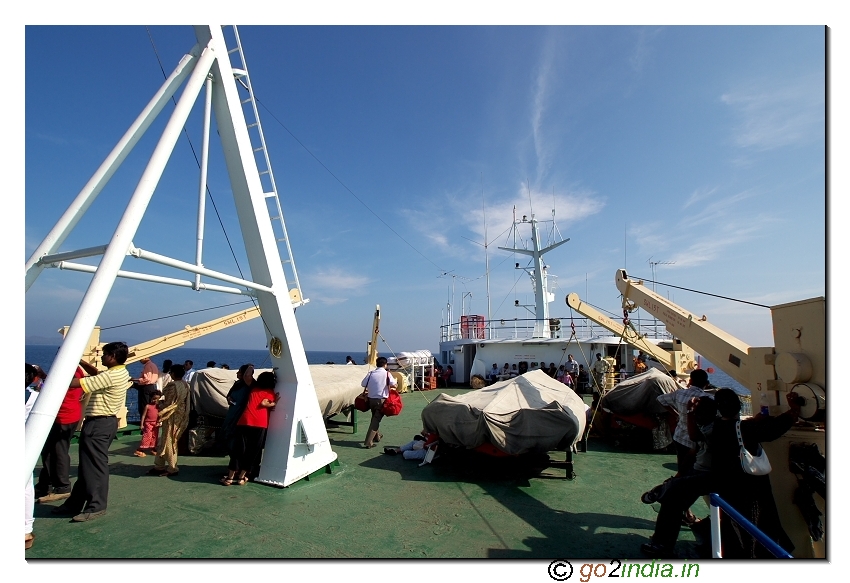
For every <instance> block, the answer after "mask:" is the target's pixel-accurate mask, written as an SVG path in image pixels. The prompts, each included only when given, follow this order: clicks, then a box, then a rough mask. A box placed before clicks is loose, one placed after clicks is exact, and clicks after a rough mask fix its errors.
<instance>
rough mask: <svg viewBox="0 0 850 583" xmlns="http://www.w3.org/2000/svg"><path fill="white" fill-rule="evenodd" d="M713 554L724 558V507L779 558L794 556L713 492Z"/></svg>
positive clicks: (733, 518)
mask: <svg viewBox="0 0 850 583" xmlns="http://www.w3.org/2000/svg"><path fill="white" fill-rule="evenodd" d="M710 500H711V556H712V557H713V558H715V559H722V558H723V553H722V551H721V549H720V509H721V508H722V509H723V511H724V512H726V514H728V515H729V518H731V519H732V520H734V521H735V522H737V523H738V525H740V526H741V527H743V528H744V530H746V531H747V532H748V533H749V534H750V536H752V537H753V538H754V539H756V540H757V541H758V542H760V543H761V544H762V545H764V548H766V549H767V550H768V551H770V553H771V554H772V555H773V556H774V557H776V558H777V559H793V558H794V557H793V556H792V555H791V554H789V553H788V551H786V550H785V549H783V548H782V547H780V546H779V545H778V544H776V543H775V542H774V541H773V540H771V538H770V537H768V536H767V535H766V534H764V533H763V532H762V531H760V530H759V528H758V527H757V526H756V525H755V524H753V523H752V522H750V521H749V520H747V519H746V518H744V516H743V515H742V514H741V513H740V512H738V511H737V510H735V509H734V508H732V507H731V506H730V505H729V503H728V502H726V500H724V499H723V498H721V497H720V496H718V495H717V494H711V496H710Z"/></svg>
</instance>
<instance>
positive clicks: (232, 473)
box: [220, 371, 280, 486]
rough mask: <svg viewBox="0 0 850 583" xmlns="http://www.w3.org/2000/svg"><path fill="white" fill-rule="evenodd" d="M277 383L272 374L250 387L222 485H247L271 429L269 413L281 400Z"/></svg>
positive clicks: (268, 373) (264, 376) (262, 377)
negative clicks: (276, 390)
mask: <svg viewBox="0 0 850 583" xmlns="http://www.w3.org/2000/svg"><path fill="white" fill-rule="evenodd" d="M276 383H277V379H276V378H275V376H274V373H273V372H268V371H267V372H264V373H262V374H260V376H259V377H257V380H256V382H255V383H254V384H253V385H251V393H250V394H249V395H248V404H247V405H246V406H245V411H244V412H243V413H242V416H241V417H240V418H239V421H237V422H236V436H235V443H234V448H233V451H232V452H231V454H230V463H229V464H228V466H227V475H226V476H224V477H223V478H222V479H221V480H220V481H221V483H222V484H223V485H225V486H230V485H233V484H236V485H239V486H244V485H245V484H247V483H248V477H247V476H246V474H247V473H248V471H249V470H250V469H251V467H252V466H254V465H255V463H256V462H257V461H259V457H260V452H261V451H262V449H263V443H265V441H266V430H267V429H268V427H269V413H270V412H271V411H272V410H274V407H275V405H277V401H278V399H280V393H275V392H274V387H275V384H276Z"/></svg>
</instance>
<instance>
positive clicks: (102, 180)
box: [25, 45, 199, 290]
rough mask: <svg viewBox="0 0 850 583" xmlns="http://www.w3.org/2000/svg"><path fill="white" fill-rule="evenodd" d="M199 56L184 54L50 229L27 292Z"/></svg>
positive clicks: (31, 264)
mask: <svg viewBox="0 0 850 583" xmlns="http://www.w3.org/2000/svg"><path fill="white" fill-rule="evenodd" d="M198 53H199V48H198V45H195V47H194V48H193V49H192V51H191V52H190V54H188V55H184V56H183V58H182V59H181V60H180V63H179V64H178V65H177V68H175V69H174V71H173V72H172V73H171V75H170V76H169V77H168V79H166V80H165V83H163V84H162V87H160V89H159V91H157V93H156V94H155V95H154V96H153V99H151V100H150V102H149V103H148V104H147V106H146V107H145V108H144V109H143V110H142V113H140V114H139V116H138V117H137V118H136V121H134V122H133V125H131V126H130V128H129V129H128V130H127V131H126V133H125V134H124V136H123V137H122V138H121V140H119V142H118V143H117V144H116V145H115V147H114V148H113V149H112V152H110V153H109V156H107V157H106V160H104V161H103V164H101V165H100V168H98V169H97V171H96V172H95V173H94V174H93V175H92V177H91V178H90V179H89V181H88V182H87V183H86V185H85V186H84V187H83V189H82V190H81V191H80V192H79V194H77V198H75V199H74V202H72V203H71V206H69V207H68V210H66V211H65V214H63V215H62V217H61V218H60V219H59V221H58V222H57V223H56V225H55V226H54V227H53V229H51V230H50V233H48V235H47V237H45V238H44V241H42V242H41V245H39V246H38V248H37V249H36V250H35V252H34V253H33V254H32V256H31V257H30V258H29V260H28V261H27V263H26V288H25V289H26V290H28V289H29V288H30V286H32V284H33V282H35V280H36V279H37V278H38V276H39V274H40V273H41V270H42V269H43V266H41V265H38V264H37V263H38V260H39V258H40V257H42V256H43V255H47V254H49V253H55V252H56V250H57V249H59V247H60V246H61V245H62V243H64V242H65V239H66V238H67V237H68V235H69V234H70V233H71V231H73V230H74V227H75V226H76V225H77V223H78V222H79V220H80V218H82V216H83V215H84V214H85V213H86V210H87V209H88V208H89V207H90V206H91V204H92V203H93V202H94V201H95V199H96V198H97V196H98V195H99V194H100V191H101V190H102V189H103V187H104V186H105V185H106V183H107V182H109V179H110V178H112V175H113V174H114V173H115V171H116V170H117V169H118V167H119V166H121V163H122V162H123V161H124V159H125V158H126V157H127V156H128V155H129V154H130V152H131V151H132V150H133V148H134V147H135V145H136V144H137V143H138V141H139V140H140V139H141V137H142V136H143V135H144V134H145V132H146V131H147V129H148V128H149V127H150V125H151V123H153V120H154V119H156V117H157V116H158V115H159V113H160V112H161V111H162V108H163V107H165V104H166V103H168V100H169V99H171V97H172V96H173V95H174V94H175V93H176V92H177V89H179V88H180V85H181V84H182V83H183V81H184V80H185V79H186V76H187V75H188V74H189V73H191V72H192V69H193V68H194V66H195V63H196V61H197V55H198Z"/></svg>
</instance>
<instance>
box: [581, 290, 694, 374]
mask: <svg viewBox="0 0 850 583" xmlns="http://www.w3.org/2000/svg"><path fill="white" fill-rule="evenodd" d="M567 305H568V306H570V307H571V308H572V309H574V310H575V311H576V312H578V313H579V314H581V315H582V316H584V317H585V318H590V319H591V320H593V321H594V322H596V323H597V324H599V325H601V326H603V327H605V328H607V329H608V330H610V331H611V332H613V333H614V334H616V335H617V336H620V337H621V338H622V339H623V341H625V342H628V343H629V344H631V345H632V346H635V347H637V348H640V349H642V350H643V351H644V352H646V353H648V354H650V355H652V357H653V358H655V359H656V360H658V362H660V363H661V364H662V365H663V366H664V369H665V370H671V369H672V370H675V371H676V373H677V374H687V373H689V372H690V371H692V370H693V369H694V367H695V364H694V354H693V350H690V349H689V348H688V347H687V346H685V345H684V344H681V343H679V342H678V341H674V346H675V348H677V350H674V351H673V352H672V353H671V352H667V351H666V350H664V349H662V348H659V347H658V346H656V345H655V344H653V343H652V342H648V341H646V340H645V337H644V336H641V335H640V334H638V333H637V331H636V330H635V329H634V326H631V325H629V326H625V325H623V324H622V323H620V322H617V321H616V320H614V319H612V318H609V317H608V316H606V315H605V314H603V313H602V312H600V311H599V310H597V309H596V308H594V307H593V306H590V305H589V304H586V303H584V302H582V301H581V298H580V297H579V296H578V294H577V293H571V294H570V295H568V296H567Z"/></svg>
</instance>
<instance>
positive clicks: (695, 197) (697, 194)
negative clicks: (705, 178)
mask: <svg viewBox="0 0 850 583" xmlns="http://www.w3.org/2000/svg"><path fill="white" fill-rule="evenodd" d="M715 192H717V187H716V186H715V187H714V188H711V189H708V188H698V189H696V190H695V191H693V192H692V193H691V196H689V197H688V200H687V201H685V204H684V206H683V207H682V208H688V207H689V206H691V205H692V204H694V203H697V202H699V201H701V200H705V199H707V198H709V197H710V196H711V195H713V194H714V193H715Z"/></svg>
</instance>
